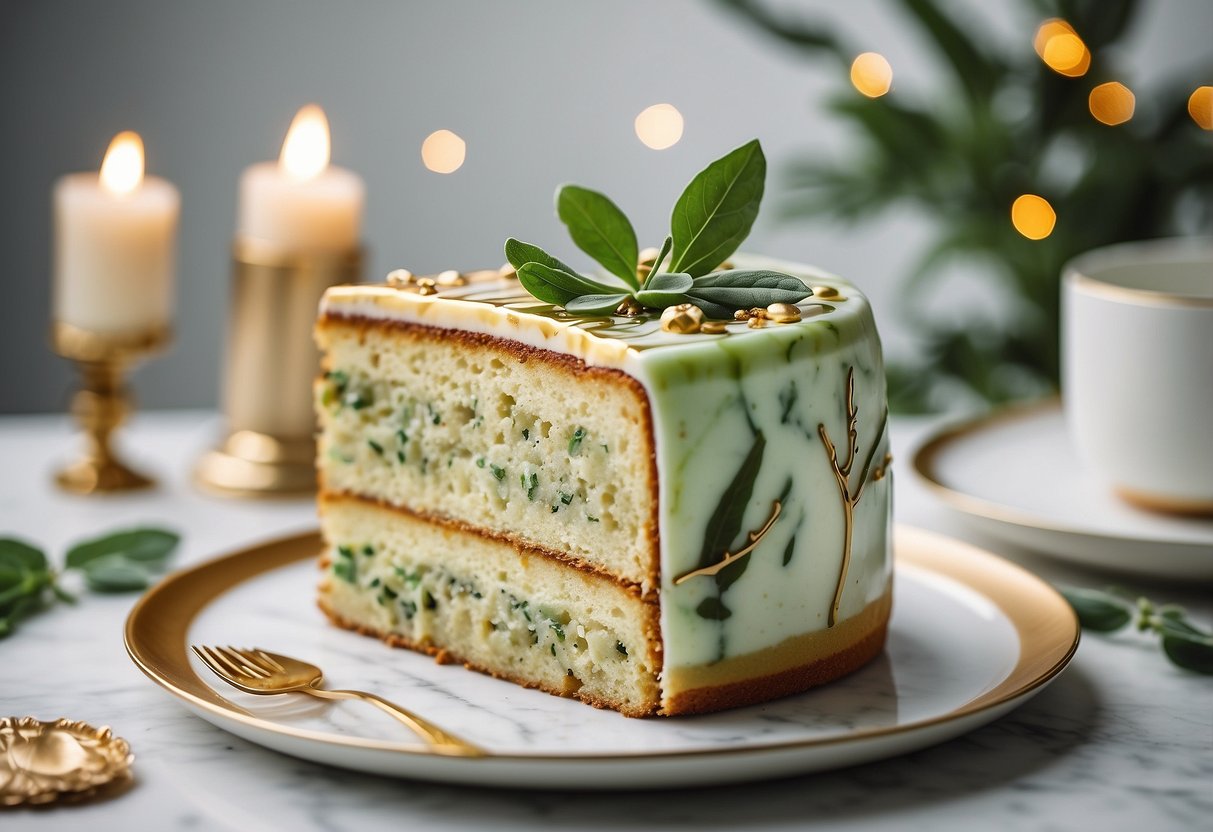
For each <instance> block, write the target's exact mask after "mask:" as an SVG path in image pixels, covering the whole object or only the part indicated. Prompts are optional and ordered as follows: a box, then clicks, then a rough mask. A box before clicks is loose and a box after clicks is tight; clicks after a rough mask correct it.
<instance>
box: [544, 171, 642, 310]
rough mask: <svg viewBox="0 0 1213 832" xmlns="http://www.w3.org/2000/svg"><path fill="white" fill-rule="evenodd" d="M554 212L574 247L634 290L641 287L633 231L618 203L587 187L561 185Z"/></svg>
mask: <svg viewBox="0 0 1213 832" xmlns="http://www.w3.org/2000/svg"><path fill="white" fill-rule="evenodd" d="M556 215H557V216H558V217H560V221H561V222H563V223H564V224H565V225H566V226H568V229H569V236H570V237H572V238H573V242H574V243H576V244H577V248H579V249H581V250H582V251H584V252H585V253H586V254H588V255H590V256H591V257H593V258H594V259H595V260H597V261H598V262H599V263H601V264H602V266H603V267H604V268H605V269H606V270H607V271H608V272H610V273H611V274H613V275H615V276H616V277H618V278H620V279H622V280H623V281H624V282H625V283H626V284H627V285H629V286H631V287H632V288H633V289H638V288H640V283H639V281H638V280H637V278H636V264H637V261H638V260H639V259H640V253H639V252H640V249H639V246H638V245H637V243H636V232H635V230H634V229H633V228H632V223H631V222H629V221H628V218H627V217H626V216H625V215H624V213H623V211H620V210H619V206H617V205H616V204H615V203H614V202H611V200H610V199H609V198H608V197H607V196H605V195H604V194H600V193H598V192H597V191H591V190H590V189H589V188H582V187H580V186H578V185H562V186H561V187H560V189H559V190H557V191H556Z"/></svg>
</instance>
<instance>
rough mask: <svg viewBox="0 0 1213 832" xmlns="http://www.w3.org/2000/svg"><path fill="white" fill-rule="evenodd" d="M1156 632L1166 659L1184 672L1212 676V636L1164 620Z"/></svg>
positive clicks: (1188, 625) (1185, 625)
mask: <svg viewBox="0 0 1213 832" xmlns="http://www.w3.org/2000/svg"><path fill="white" fill-rule="evenodd" d="M1158 632H1159V633H1160V634H1161V635H1162V649H1163V652H1165V653H1166V654H1167V658H1168V659H1170V660H1171V661H1172V662H1173V663H1174V664H1176V665H1178V666H1179V667H1182V668H1184V669H1185V670H1192V671H1195V672H1196V673H1206V674H1213V635H1210V634H1209V633H1203V632H1200V631H1199V630H1197V629H1196V628H1195V627H1192V626H1191V625H1190V624H1187V622H1183V624H1182V625H1181V624H1179V623H1177V622H1175V621H1173V620H1171V619H1167V618H1164V619H1162V623H1161V625H1160V626H1159V629H1158Z"/></svg>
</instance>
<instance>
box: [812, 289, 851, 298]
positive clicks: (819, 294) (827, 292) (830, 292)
mask: <svg viewBox="0 0 1213 832" xmlns="http://www.w3.org/2000/svg"><path fill="white" fill-rule="evenodd" d="M813 297H815V298H821V299H822V300H846V298H844V297H843V296H842V293H841V292H839V291H838V290H837V289H835V288H834V287H833V286H814V287H813Z"/></svg>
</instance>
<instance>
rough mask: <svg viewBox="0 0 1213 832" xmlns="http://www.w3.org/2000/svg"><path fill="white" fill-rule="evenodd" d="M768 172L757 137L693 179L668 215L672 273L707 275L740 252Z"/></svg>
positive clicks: (755, 214) (753, 217)
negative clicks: (733, 254) (732, 255)
mask: <svg viewBox="0 0 1213 832" xmlns="http://www.w3.org/2000/svg"><path fill="white" fill-rule="evenodd" d="M766 172H767V163H766V158H765V157H764V156H763V154H762V147H761V146H760V145H759V144H758V140H757V139H755V140H753V141H751V142H747V143H746V144H744V145H742V146H741V147H739V148H737V149H736V150H734V151H732V152H731V153H729V154H727V155H726V156H723V157H722V158H720V159H717V160H716V161H715V162H712V164H710V165H708V166H707V167H706V168H704V169H703V170H702V171H701V172H700V173H699V174H697V175H696V176H695V178H694V179H692V180H691V184H690V185H687V187H686V190H684V191H683V192H682V196H680V197H679V198H678V202H677V203H675V205H674V212H673V214H672V215H671V216H670V232H671V235H672V236H673V238H674V245H673V251H674V257H673V261H672V262H671V264H670V271H671V272H685V273H687V274H689V275H691V276H692V277H695V276H698V275H702V274H707V273H708V272H710V271H711V270H712V269H714V268H716V267H717V266H719V265H720V264H721V263H723V262H724V261H725V260H726V259H727V258H728V257H729V255H731V254H732V253H733V252H735V251H736V250H737V247H738V246H739V245H741V242H742V241H743V240H744V239H745V238H746V237H747V236H748V235H749V233H750V228H752V227H753V225H754V219H755V217H757V216H758V206H759V204H760V203H761V202H762V192H763V187H764V185H765V180H766Z"/></svg>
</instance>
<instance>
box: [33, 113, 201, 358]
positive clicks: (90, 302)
mask: <svg viewBox="0 0 1213 832" xmlns="http://www.w3.org/2000/svg"><path fill="white" fill-rule="evenodd" d="M180 211H181V197H180V195H179V194H178V193H177V189H176V188H175V187H174V186H173V185H172V183H170V182H168V181H167V180H164V179H160V178H158V177H155V176H144V175H143V141H142V140H141V139H140V138H139V136H138V134H136V133H130V132H126V133H119V134H118V135H117V136H115V137H114V140H113V141H112V142H111V143H110V146H109V150H107V151H106V153H105V161H103V162H102V163H101V174H100V176H98V175H97V174H95V173H74V174H69V175H67V176H64V177H63V178H61V179H60V180H59V181H58V182H57V183H55V192H54V212H55V236H54V238H55V243H54V275H55V280H54V304H53V315H54V318H55V320H56V321H59V322H62V323H65V324H70V325H71V326H74V327H78V328H79V329H83V330H87V331H89V332H94V333H99V334H103V335H123V334H141V333H145V332H148V331H151V330H156V329H161V328H164V327H167V326H168V325H169V323H170V321H171V320H172V311H173V310H172V307H173V264H174V259H175V250H176V241H177V217H178V215H179V214H180Z"/></svg>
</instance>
